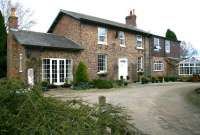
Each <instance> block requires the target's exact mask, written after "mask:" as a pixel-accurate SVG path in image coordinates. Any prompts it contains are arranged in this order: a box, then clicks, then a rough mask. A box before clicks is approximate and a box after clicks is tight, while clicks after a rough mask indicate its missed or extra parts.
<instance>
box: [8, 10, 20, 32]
mask: <svg viewBox="0 0 200 135" xmlns="http://www.w3.org/2000/svg"><path fill="white" fill-rule="evenodd" d="M8 23H9V29H17V28H18V17H17V16H16V8H14V7H12V8H11V14H10V16H9V18H8Z"/></svg>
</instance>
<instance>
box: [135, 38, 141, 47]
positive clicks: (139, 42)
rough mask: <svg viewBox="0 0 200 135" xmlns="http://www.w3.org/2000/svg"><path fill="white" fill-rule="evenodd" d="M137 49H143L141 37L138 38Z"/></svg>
mask: <svg viewBox="0 0 200 135" xmlns="http://www.w3.org/2000/svg"><path fill="white" fill-rule="evenodd" d="M136 47H138V48H142V36H141V35H137V36H136Z"/></svg>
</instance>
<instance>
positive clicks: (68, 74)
mask: <svg viewBox="0 0 200 135" xmlns="http://www.w3.org/2000/svg"><path fill="white" fill-rule="evenodd" d="M66 80H69V81H72V80H73V75H72V60H66Z"/></svg>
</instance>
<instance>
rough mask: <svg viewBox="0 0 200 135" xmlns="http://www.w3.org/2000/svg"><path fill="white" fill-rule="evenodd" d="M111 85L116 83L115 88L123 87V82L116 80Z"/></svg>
mask: <svg viewBox="0 0 200 135" xmlns="http://www.w3.org/2000/svg"><path fill="white" fill-rule="evenodd" d="M113 83H116V84H117V86H123V85H124V81H123V80H116V81H114V82H113Z"/></svg>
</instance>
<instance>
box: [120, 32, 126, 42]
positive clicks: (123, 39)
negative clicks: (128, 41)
mask: <svg viewBox="0 0 200 135" xmlns="http://www.w3.org/2000/svg"><path fill="white" fill-rule="evenodd" d="M119 41H120V45H125V34H124V32H123V31H120V32H119Z"/></svg>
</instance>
